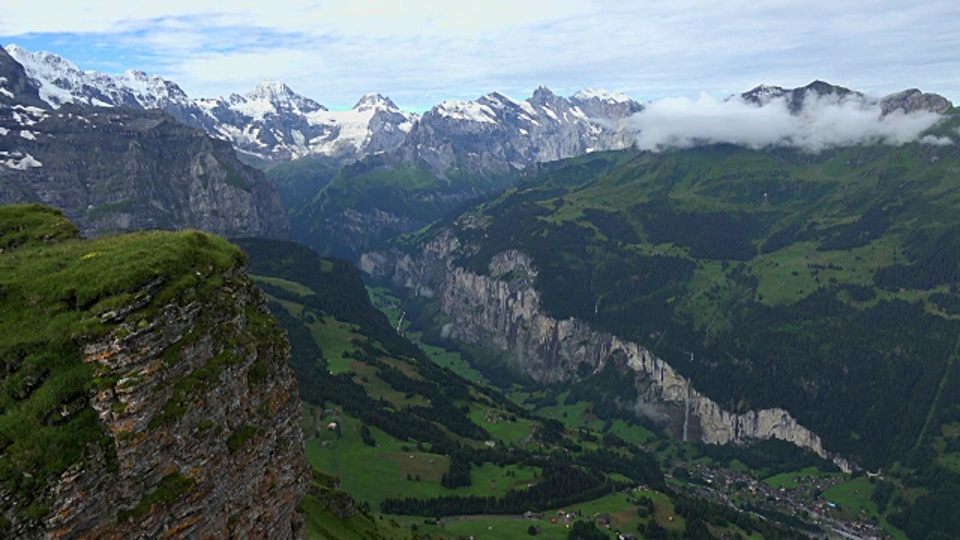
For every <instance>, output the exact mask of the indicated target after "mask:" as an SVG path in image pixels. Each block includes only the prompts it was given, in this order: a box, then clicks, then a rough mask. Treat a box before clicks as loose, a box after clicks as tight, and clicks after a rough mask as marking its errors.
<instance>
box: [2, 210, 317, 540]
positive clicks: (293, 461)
mask: <svg viewBox="0 0 960 540" xmlns="http://www.w3.org/2000/svg"><path fill="white" fill-rule="evenodd" d="M0 210H3V211H2V212H0V238H4V239H5V240H8V242H7V244H6V248H7V249H5V250H0V270H2V272H0V293H2V294H0V323H3V324H0V357H2V358H3V362H4V365H5V367H6V371H5V372H4V375H3V377H2V379H3V380H2V382H3V383H4V384H3V385H2V387H3V390H4V392H5V394H4V398H3V401H2V407H0V409H2V410H0V413H3V415H4V423H3V425H2V429H0V446H2V449H3V454H2V457H3V458H4V459H3V460H0V475H2V478H3V482H0V536H2V537H4V538H36V537H43V536H46V537H53V538H161V537H165V538H207V537H216V538H228V537H229V538H267V537H269V538H290V537H298V536H300V535H301V534H302V533H300V530H301V528H302V525H303V523H302V520H303V518H302V516H301V515H300V514H298V513H297V512H296V507H297V505H298V504H299V502H300V500H301V499H302V498H303V496H304V495H305V494H306V492H307V488H308V486H309V483H310V469H309V466H308V464H307V461H306V457H305V453H304V446H303V438H302V433H301V430H300V425H299V423H300V416H301V413H300V400H299V397H298V394H297V388H296V383H295V380H294V377H293V373H292V371H291V370H290V368H289V367H288V365H287V358H288V356H289V345H288V343H287V341H286V338H285V335H284V333H283V331H282V329H280V328H279V326H278V325H277V323H276V321H275V320H274V319H273V317H272V316H271V315H270V313H269V312H268V311H267V307H266V301H265V299H264V297H263V295H262V294H261V293H260V291H259V289H257V288H256V286H255V285H254V284H253V282H252V280H251V279H250V278H249V277H248V276H247V274H246V267H245V258H244V256H243V254H242V253H241V252H240V251H239V250H238V249H237V248H236V247H234V246H230V245H229V244H227V243H226V242H224V241H223V240H221V239H218V238H214V237H210V236H208V235H204V234H201V233H194V232H190V233H140V234H136V235H127V236H119V237H110V238H104V239H95V240H82V239H76V238H72V237H71V235H70V234H64V235H59V236H58V235H54V234H49V233H48V231H50V230H53V231H57V230H60V229H61V228H63V227H67V229H65V230H67V232H68V233H69V231H71V230H72V231H76V229H75V228H73V227H72V226H71V225H70V224H69V223H67V222H65V221H62V218H60V217H59V213H57V212H54V211H52V210H49V209H42V208H39V207H35V208H34V207H19V208H16V207H7V208H6V209H0ZM4 214H10V215H12V216H14V217H13V218H11V219H6V221H5V218H4ZM41 221H45V222H41ZM38 223H39V224H38ZM68 226H69V227H68ZM31 227H33V228H36V233H35V234H32V235H31V234H28V233H27V232H23V231H24V230H27V229H29V228H31ZM18 235H19V236H18ZM137 253H139V254H140V255H139V256H137ZM27 264H32V265H35V266H36V269H37V270H36V271H35V272H26V271H23V270H22V268H23V267H24V265H27ZM91 295H92V297H91ZM56 298H65V299H66V300H62V301H56V300H55V299H56ZM11 317H12V319H11ZM15 319H20V320H31V321H33V322H32V323H31V324H32V325H34V326H36V327H35V328H29V329H28V328H19V329H17V328H14V327H13V325H12V324H8V323H9V322H10V321H11V320H15ZM70 321H74V322H70ZM45 325H46V326H45ZM64 325H66V326H64ZM50 332H58V333H59V334H63V335H54V334H51V333H50ZM11 355H12V356H11ZM15 384H16V385H19V386H17V388H18V390H17V391H16V392H15V393H14V394H10V393H9V389H10V388H13V385H15ZM11 396H12V397H11ZM40 404H42V405H40ZM38 407H39V409H38V410H39V413H32V412H30V411H31V410H32V408H38ZM13 415H18V417H19V418H22V419H23V420H24V421H26V422H31V423H35V424H36V426H37V428H36V430H37V431H38V433H39V434H38V435H37V436H33V435H31V434H30V433H23V432H22V430H16V429H13V427H12V426H10V425H9V423H8V422H7V420H8V419H9V418H11V417H12V416H13ZM78 419H80V420H78ZM85 419H89V421H88V420H85ZM64 429H70V430H73V431H72V433H73V435H72V436H73V438H75V439H78V440H82V441H83V442H81V443H79V444H78V445H75V448H73V449H67V448H64V447H62V446H60V445H57V446H56V447H48V448H37V445H38V444H42V441H43V440H44V439H43V437H48V439H47V440H55V439H51V438H50V437H54V436H60V435H57V433H61V432H63V430H64ZM45 434H46V435H45ZM37 451H40V452H42V454H40V455H37V454H36V453H35V452H37Z"/></svg>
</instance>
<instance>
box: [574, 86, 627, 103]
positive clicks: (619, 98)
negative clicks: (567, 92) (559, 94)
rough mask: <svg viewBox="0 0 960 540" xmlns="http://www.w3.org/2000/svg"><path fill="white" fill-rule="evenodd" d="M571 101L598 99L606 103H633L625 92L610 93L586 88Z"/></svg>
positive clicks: (601, 89) (599, 89) (600, 89)
mask: <svg viewBox="0 0 960 540" xmlns="http://www.w3.org/2000/svg"><path fill="white" fill-rule="evenodd" d="M571 99H573V100H574V101H589V100H591V99H598V100H600V101H602V102H605V103H626V102H628V101H632V100H631V99H630V97H629V96H628V95H626V94H624V93H623V92H618V91H613V92H610V91H608V90H605V89H603V88H584V89H583V90H580V91H579V92H577V93H576V94H574V95H573V96H571Z"/></svg>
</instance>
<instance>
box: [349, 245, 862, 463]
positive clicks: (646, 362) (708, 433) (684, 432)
mask: <svg viewBox="0 0 960 540" xmlns="http://www.w3.org/2000/svg"><path fill="white" fill-rule="evenodd" d="M459 247H460V246H459V243H458V241H457V240H456V238H454V237H453V236H451V235H446V234H441V235H440V236H438V237H437V238H436V239H434V240H433V241H431V242H429V243H428V244H426V245H425V246H424V248H423V251H422V252H421V253H419V254H417V255H416V256H411V255H409V254H404V253H401V252H399V251H393V252H390V253H370V254H365V255H364V256H363V257H362V258H361V263H360V266H361V269H362V270H363V271H365V272H367V273H369V274H371V275H373V276H376V277H389V278H390V279H392V281H393V282H394V284H395V285H398V286H403V287H406V288H409V289H413V290H414V291H415V294H417V295H420V296H426V297H435V298H437V301H438V302H439V305H440V309H441V312H442V313H443V315H444V316H445V317H446V318H447V319H448V322H447V323H446V324H445V325H444V327H443V332H444V334H445V335H447V336H449V337H451V338H453V339H457V340H460V341H463V342H466V343H470V344H475V345H483V346H487V347H493V348H496V349H499V350H502V351H509V352H510V353H511V354H513V355H514V357H515V358H516V361H517V364H518V366H519V367H520V368H521V369H523V371H524V372H526V373H527V374H529V375H530V376H531V377H533V378H534V379H536V380H539V381H543V382H560V381H565V380H570V379H571V378H573V377H576V373H577V372H578V368H579V366H580V365H581V364H583V363H586V364H588V365H589V366H590V367H591V368H592V369H593V371H594V372H596V371H600V370H602V369H603V367H604V366H605V365H606V364H607V363H608V362H616V363H617V365H618V366H625V367H629V368H630V369H631V370H633V371H634V372H635V373H636V383H637V387H638V390H639V394H640V397H639V398H638V403H636V406H637V408H638V410H647V411H649V410H650V409H651V407H650V406H653V407H658V408H659V410H658V414H660V415H666V416H668V417H670V418H671V423H672V424H673V425H674V426H675V427H676V431H677V434H678V435H679V436H681V437H682V438H684V439H689V440H701V441H703V442H706V443H711V444H728V443H743V442H746V441H748V440H751V439H771V438H773V439H781V440H784V441H788V442H791V443H793V444H796V445H797V446H800V447H803V448H808V449H810V450H812V451H814V452H816V453H817V454H819V455H820V456H823V457H833V456H828V454H827V452H826V451H825V450H824V448H823V445H822V444H821V441H820V437H819V436H817V435H816V434H815V433H813V432H811V431H810V430H809V429H807V428H805V427H803V426H801V425H800V424H799V423H797V421H796V420H795V419H794V418H793V417H792V416H791V415H790V414H789V413H788V412H787V411H785V410H782V409H777V408H773V409H762V410H756V411H748V412H745V413H742V414H736V413H733V412H730V411H727V410H724V409H723V408H722V407H721V406H720V405H719V404H717V403H716V402H715V401H713V400H711V399H710V398H709V397H707V396H704V395H703V394H701V393H700V392H698V391H697V390H696V389H695V388H693V386H692V385H691V384H690V382H689V381H688V380H687V379H686V378H684V377H683V376H681V375H680V374H679V373H677V372H676V370H674V369H673V367H671V366H670V365H669V364H667V363H666V362H664V361H663V360H662V359H660V358H658V357H657V356H655V355H654V354H653V353H651V352H650V351H649V350H647V349H645V348H644V347H642V346H640V345H638V344H636V343H631V342H628V341H624V340H622V339H620V338H618V337H616V336H614V335H612V334H609V333H606V332H599V331H595V330H593V329H591V328H590V326H589V325H587V324H586V323H584V322H582V321H578V320H576V319H573V318H570V319H566V320H558V319H555V318H553V317H550V316H549V315H547V314H545V313H543V312H542V311H541V310H540V294H539V292H537V290H536V289H535V288H534V284H535V282H536V276H537V271H536V269H535V268H534V267H533V265H532V261H531V260H530V258H529V257H527V256H526V255H525V254H523V253H521V252H519V251H516V250H510V251H506V252H502V253H500V254H498V255H496V256H494V257H493V258H492V260H491V262H490V265H489V275H488V276H484V275H478V274H474V273H472V272H469V271H467V270H465V269H463V268H460V267H458V266H456V265H454V264H453V262H452V259H453V257H452V256H453V254H454V253H455V252H457V250H458V249H459ZM664 405H666V407H663V406H664ZM835 462H836V463H837V464H838V465H840V466H841V467H844V468H845V467H847V464H846V463H845V462H844V461H843V460H842V459H839V458H836V459H835Z"/></svg>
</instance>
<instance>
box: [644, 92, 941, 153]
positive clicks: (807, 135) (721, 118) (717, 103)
mask: <svg viewBox="0 0 960 540" xmlns="http://www.w3.org/2000/svg"><path fill="white" fill-rule="evenodd" d="M941 119H942V117H941V116H939V115H937V114H934V113H929V112H917V113H911V114H904V113H903V112H902V111H899V110H898V111H895V112H893V113H891V114H888V115H886V116H883V115H882V114H881V110H880V106H879V104H877V103H875V102H870V101H869V100H865V99H857V98H847V99H838V98H837V97H836V96H819V97H813V98H811V97H810V96H808V98H807V100H806V101H805V103H804V107H803V109H802V110H801V111H800V113H799V114H791V112H790V110H789V108H788V104H787V101H786V100H785V99H783V98H778V99H774V100H772V101H771V102H769V103H768V104H767V105H765V106H763V107H760V106H757V105H755V104H752V103H748V102H745V101H744V100H743V99H741V98H740V97H739V96H736V97H733V98H730V99H729V100H720V99H717V98H715V97H712V96H709V95H706V94H702V95H701V96H700V97H699V98H698V99H697V100H691V99H687V98H669V99H663V100H660V101H656V102H652V103H650V104H648V105H647V108H646V109H645V110H644V111H642V112H640V113H637V114H636V115H634V116H632V117H631V118H629V119H628V120H627V126H628V128H629V129H631V130H634V131H635V132H636V141H637V146H638V147H639V148H641V149H644V150H664V149H672V148H689V147H691V146H696V145H700V144H714V143H729V144H735V145H739V146H746V147H749V148H763V147H768V146H786V147H794V148H801V149H803V150H806V151H810V152H819V151H821V150H823V149H825V148H830V147H836V146H849V145H854V144H858V143H862V142H878V143H884V144H892V145H900V144H905V143H908V142H911V141H916V140H918V138H919V137H920V135H921V134H922V133H923V132H924V131H926V130H927V129H929V128H931V127H933V125H934V124H936V123H937V122H938V121H940V120H941ZM934 139H935V138H934ZM934 139H929V138H925V139H923V142H924V143H927V144H943V143H945V141H942V140H941V139H935V140H934ZM947 141H949V139H947ZM950 143H952V141H949V142H947V144H950Z"/></svg>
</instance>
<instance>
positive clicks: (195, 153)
mask: <svg viewBox="0 0 960 540" xmlns="http://www.w3.org/2000/svg"><path fill="white" fill-rule="evenodd" d="M0 68H2V69H3V70H4V73H6V75H3V76H2V78H3V80H0V96H4V97H6V98H7V100H5V101H0V204H9V203H19V202H41V203H44V204H47V205H51V206H55V207H58V208H61V209H62V210H63V211H64V213H65V214H66V215H67V217H69V218H70V219H71V220H72V221H73V222H74V223H76V224H77V226H78V227H79V228H80V229H81V231H82V232H83V233H84V234H86V235H92V234H101V233H107V232H121V231H127V230H137V229H185V228H196V229H202V230H205V231H209V232H212V233H216V234H220V235H224V236H228V237H240V236H264V237H273V238H287V237H289V235H290V226H289V223H288V221H287V217H286V213H285V212H284V210H283V207H282V205H281V202H280V197H279V196H278V195H277V192H276V188H275V187H274V185H273V184H272V183H271V182H270V181H268V180H267V179H266V178H265V177H264V175H263V173H261V172H260V171H257V170H255V169H253V168H251V167H248V166H246V165H243V164H242V163H240V162H239V161H238V160H237V157H236V155H235V153H234V151H233V149H232V148H231V147H230V145H229V144H228V143H227V142H225V141H221V140H217V139H213V138H211V137H209V136H207V135H206V134H205V133H203V132H202V131H200V130H197V129H193V128H189V127H187V126H185V125H183V124H181V123H179V122H177V121H175V120H174V119H173V118H172V117H170V116H168V115H167V114H165V113H163V112H161V111H159V110H150V111H145V110H135V109H128V108H98V107H79V106H75V105H65V106H63V107H61V108H59V109H56V110H50V109H46V108H44V107H41V106H38V104H39V105H43V103H42V102H40V101H39V98H38V97H37V90H36V88H34V87H32V86H30V85H29V84H27V83H26V82H24V81H26V79H27V77H26V75H25V74H24V71H23V68H22V67H21V66H20V65H19V64H17V63H16V62H14V61H13V59H12V58H11V57H10V56H9V55H6V53H4V52H3V50H2V49H0ZM8 94H9V95H8Z"/></svg>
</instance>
